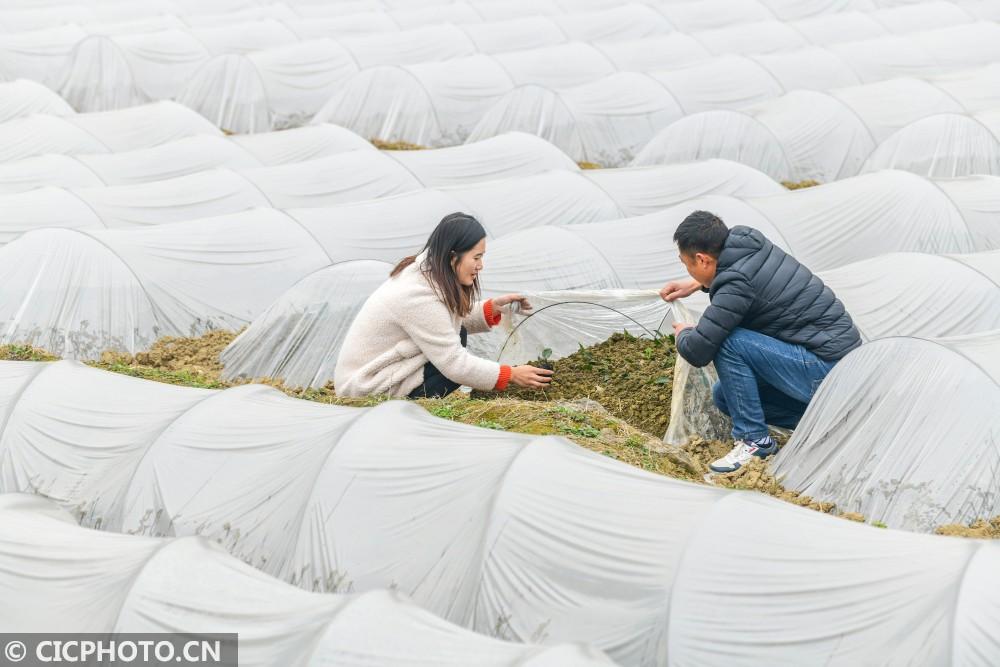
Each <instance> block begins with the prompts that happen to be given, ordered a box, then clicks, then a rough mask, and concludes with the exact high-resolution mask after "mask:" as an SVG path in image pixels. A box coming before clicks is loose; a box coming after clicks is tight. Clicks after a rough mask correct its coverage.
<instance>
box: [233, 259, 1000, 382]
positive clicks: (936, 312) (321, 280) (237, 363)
mask: <svg viewBox="0 0 1000 667" xmlns="http://www.w3.org/2000/svg"><path fill="white" fill-rule="evenodd" d="M503 244H504V242H503V240H501V241H499V242H498V243H497V245H499V246H500V252H503V250H504V245H503ZM494 250H495V248H494V247H493V245H491V246H490V251H491V252H490V255H492V254H493V251H494ZM591 254H592V257H590V258H587V257H585V256H583V257H578V258H577V259H578V261H580V262H581V263H582V264H584V265H585V266H587V267H588V268H590V270H591V272H592V273H591V277H592V279H593V280H594V284H595V285H598V284H599V283H598V281H601V280H603V281H604V282H605V283H606V284H608V285H615V284H618V280H617V278H618V276H617V274H616V272H614V271H613V270H611V267H610V266H609V265H607V264H606V263H605V264H603V265H602V264H601V262H600V260H599V259H598V258H599V253H598V252H596V251H594V252H592V253H591ZM955 257H958V258H959V259H971V260H973V261H978V262H979V264H981V265H983V266H984V268H985V270H988V271H992V274H993V276H1000V254H998V253H996V252H992V253H983V254H980V255H960V256H955ZM489 263H490V264H492V262H489ZM664 263H665V264H666V266H664V268H663V274H662V275H663V279H662V280H663V282H666V280H668V279H671V278H679V277H682V276H683V275H684V271H683V268H682V267H680V266H678V265H677V262H673V263H667V262H664ZM391 267H392V264H391V263H388V262H377V261H345V262H342V263H340V264H336V265H333V266H331V267H328V268H325V269H321V270H320V271H317V272H316V273H314V274H312V275H310V276H308V277H306V278H304V279H303V280H302V281H300V282H299V283H297V284H296V285H294V286H293V287H292V288H291V289H289V290H288V291H287V292H286V293H285V294H283V295H282V296H281V297H280V298H279V299H278V300H277V301H276V302H275V303H274V304H272V305H271V306H270V307H269V308H268V309H267V310H266V311H264V313H263V314H261V316H260V317H258V318H257V319H255V320H254V321H253V323H252V324H251V325H250V326H249V327H248V328H247V329H246V330H245V331H244V332H243V333H241V334H240V336H239V337H237V339H236V340H234V341H233V342H232V343H231V344H230V345H229V346H228V347H227V348H226V349H225V350H224V352H223V353H222V357H221V359H222V362H223V365H224V367H225V369H224V376H225V377H227V378H230V379H235V378H244V379H246V378H249V379H252V378H262V377H268V378H281V379H283V380H285V382H286V383H287V384H288V385H289V386H302V387H305V386H310V387H322V386H325V385H326V384H327V383H328V382H330V381H332V379H333V371H334V367H335V366H336V362H337V355H338V353H339V349H340V344H341V342H342V340H343V337H344V336H345V335H346V333H347V329H348V327H349V326H350V323H351V321H352V320H353V319H354V316H355V315H356V314H357V312H358V311H359V310H360V308H361V306H362V305H363V304H364V302H365V300H366V299H367V297H368V295H370V294H371V293H372V292H373V291H374V290H375V288H376V287H378V286H379V285H380V284H382V282H383V281H385V279H386V276H388V274H389V271H390V269H391ZM602 271H603V272H602ZM818 275H819V277H820V278H821V279H822V280H823V281H824V282H825V283H826V284H827V285H829V286H830V287H831V288H832V289H833V290H834V292H835V293H836V294H837V297H838V298H840V300H841V301H843V302H844V305H845V306H846V308H847V311H848V312H849V313H850V314H851V316H852V318H853V319H854V323H855V325H856V326H857V327H858V329H859V330H860V331H861V335H862V338H863V339H865V340H875V339H878V338H885V337H888V336H909V335H920V336H948V335H958V334H967V333H973V332H981V331H988V330H990V329H997V328H1000V281H998V280H997V279H996V278H990V277H989V276H988V275H984V273H982V272H981V271H980V270H979V269H976V268H973V266H971V265H967V264H964V263H963V262H962V261H955V259H954V258H953V257H948V256H943V255H925V254H918V253H893V254H889V255H881V256H878V257H874V258H872V259H868V260H863V261H861V262H856V263H853V264H848V265H846V266H843V267H840V268H838V269H831V270H827V271H820V272H819V273H818ZM487 276H489V274H487ZM487 276H484V278H485V277H487ZM489 277H490V279H491V281H492V276H489ZM556 284H558V283H556ZM873 285H877V286H878V288H877V289H873V288H872V286H873ZM518 287H519V286H518V285H517V284H515V283H514V281H513V280H511V284H499V285H497V286H496V287H495V288H493V289H491V290H490V291H491V292H492V293H501V292H502V291H503V290H504V289H505V288H511V289H517V288H518ZM536 287H537V286H536ZM542 287H543V288H544V287H545V286H544V285H543V286H542ZM521 290H522V292H523V286H521ZM942 291H943V292H946V293H948V294H953V295H955V296H954V298H953V299H950V300H947V301H943V300H942V299H941V298H940V293H941V292H942ZM528 294H529V296H530V300H531V302H532V304H533V305H534V306H535V309H536V311H537V313H536V314H534V315H531V316H530V317H528V318H522V317H521V316H520V315H518V314H512V315H508V316H507V318H506V320H504V321H503V327H501V328H499V329H497V330H494V331H493V332H491V333H490V334H489V335H486V336H482V335H481V336H476V337H474V338H473V339H471V340H470V343H469V344H470V348H471V349H473V350H474V351H475V352H476V353H477V354H479V355H481V356H484V357H487V358H490V359H496V360H499V361H504V362H507V363H512V364H519V363H524V362H526V361H529V360H532V359H537V358H538V357H539V355H540V354H541V352H542V350H545V349H549V350H552V358H559V357H561V356H563V355H565V354H569V353H572V352H575V351H576V350H577V349H578V346H579V345H584V346H588V345H593V344H596V343H599V342H601V341H603V340H606V339H607V338H608V337H609V336H611V334H613V333H615V332H618V331H622V330H627V331H629V332H630V333H632V334H633V335H647V336H648V335H652V333H653V332H656V331H660V332H661V333H670V327H669V324H670V322H672V321H674V320H677V321H687V320H685V319H684V317H685V314H684V313H681V314H678V315H677V316H676V317H675V316H673V315H672V314H671V313H670V312H669V310H668V308H667V306H666V305H665V304H664V303H663V302H662V301H661V300H660V298H659V295H658V294H657V293H656V292H655V291H624V290H616V289H605V290H601V291H593V292H586V291H579V290H577V291H543V292H529V293H528ZM698 296H701V295H698ZM689 302H693V304H692V303H689ZM705 302H706V300H705V299H704V298H701V299H698V298H695V299H689V300H688V301H686V302H685V303H686V304H687V305H694V308H695V311H699V310H701V309H703V307H704V305H706V304H705Z"/></svg>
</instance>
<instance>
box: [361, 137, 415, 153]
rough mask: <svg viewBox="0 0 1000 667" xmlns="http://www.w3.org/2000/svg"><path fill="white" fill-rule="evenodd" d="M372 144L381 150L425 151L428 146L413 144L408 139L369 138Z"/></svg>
mask: <svg viewBox="0 0 1000 667" xmlns="http://www.w3.org/2000/svg"><path fill="white" fill-rule="evenodd" d="M369 141H370V142H372V145H373V146H375V148H377V149H379V150H380V151H423V150H427V146H421V145H420V144H411V143H410V142H408V141H383V140H381V139H369Z"/></svg>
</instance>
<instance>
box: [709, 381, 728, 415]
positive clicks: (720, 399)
mask: <svg viewBox="0 0 1000 667" xmlns="http://www.w3.org/2000/svg"><path fill="white" fill-rule="evenodd" d="M712 402H713V403H715V407H717V408H718V409H719V412H721V413H722V414H724V415H728V414H729V406H728V405H726V396H725V393H724V392H723V391H722V383H721V382H716V383H715V384H713V385H712Z"/></svg>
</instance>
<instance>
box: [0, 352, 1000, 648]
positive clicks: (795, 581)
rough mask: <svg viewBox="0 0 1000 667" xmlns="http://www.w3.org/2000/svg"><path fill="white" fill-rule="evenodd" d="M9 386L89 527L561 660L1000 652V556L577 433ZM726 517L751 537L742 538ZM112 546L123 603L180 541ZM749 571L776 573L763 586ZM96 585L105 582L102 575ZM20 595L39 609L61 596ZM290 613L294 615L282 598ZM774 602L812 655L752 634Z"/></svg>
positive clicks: (41, 375)
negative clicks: (580, 656)
mask: <svg viewBox="0 0 1000 667" xmlns="http://www.w3.org/2000/svg"><path fill="white" fill-rule="evenodd" d="M862 349H864V348H862ZM0 369H2V371H0V376H2V381H0V395H2V396H3V397H4V403H3V404H2V405H3V408H5V413H7V414H9V417H8V418H7V420H6V422H5V425H4V429H3V434H2V440H0V442H2V447H3V457H2V461H3V467H2V469H0V473H2V474H0V480H2V481H0V484H2V486H3V488H4V490H7V491H19V490H23V489H28V488H30V489H31V490H33V491H35V492H36V493H43V494H45V495H48V496H49V497H51V498H52V499H53V500H55V501H56V502H58V503H59V504H61V505H63V506H64V507H67V508H71V509H72V510H74V511H75V512H76V515H77V516H80V517H81V518H82V520H83V522H84V523H85V524H86V525H89V526H92V525H96V524H97V523H98V522H100V526H101V527H102V528H105V529H112V530H117V531H122V532H126V531H137V532H139V533H142V534H145V535H161V534H167V533H169V534H170V535H176V536H187V535H194V534H199V535H202V536H204V537H206V538H208V539H210V540H216V541H218V542H219V543H221V545H222V547H224V548H226V549H228V550H229V551H231V552H232V553H233V554H234V555H236V556H237V557H239V558H241V559H243V560H244V561H246V562H249V563H252V564H254V565H256V566H258V567H259V568H260V569H262V570H264V572H265V573H267V574H271V575H274V576H277V577H278V578H280V579H284V580H286V581H290V582H293V583H295V584H297V585H299V586H301V587H304V588H307V589H314V590H318V591H325V592H328V593H338V592H342V591H345V590H351V591H354V592H365V591H369V590H373V589H379V588H384V587H387V586H390V585H391V586H393V587H394V588H395V589H397V590H399V591H400V592H402V593H404V594H407V595H410V596H411V597H412V598H413V600H414V601H415V602H416V603H417V604H419V605H420V606H422V607H423V608H425V609H427V610H428V611H430V612H432V613H437V614H439V615H440V616H442V617H443V618H444V619H446V620H448V621H451V622H454V623H458V624H461V625H464V626H466V627H468V628H470V629H473V630H477V631H480V632H484V633H489V634H492V635H495V636H499V637H501V638H506V639H512V640H521V641H526V640H530V639H531V638H532V637H535V638H536V639H543V640H544V641H545V642H546V643H549V644H551V643H555V642H563V641H571V640H578V639H581V638H585V639H586V641H588V642H591V643H593V645H595V646H596V647H598V648H600V649H603V650H605V651H606V652H607V653H608V655H609V656H610V657H611V658H612V659H614V660H616V661H618V662H620V663H621V664H623V665H685V664H699V665H710V666H715V665H719V666H721V665H727V666H728V665H733V664H738V665H756V664H761V663H762V662H764V663H769V664H792V663H794V664H799V663H801V662H805V663H810V664H811V663H822V664H829V665H835V666H839V665H845V666H846V665H855V664H858V662H862V661H873V660H874V661H877V662H891V661H895V660H900V661H903V662H906V663H908V664H914V665H927V666H930V665H939V664H974V665H975V664H990V663H992V662H995V661H996V660H997V658H998V657H1000V653H998V651H1000V646H998V645H997V643H996V640H995V637H996V635H997V631H996V629H995V628H993V627H992V626H989V627H987V626H986V625H985V624H986V623H990V622H992V621H993V619H996V618H997V610H996V596H995V595H992V594H985V592H983V593H981V594H978V593H976V592H973V591H981V590H982V589H983V587H985V586H993V585H994V583H995V581H996V577H995V576H994V575H993V572H995V571H996V570H997V567H998V565H1000V550H998V549H997V546H996V545H994V544H991V543H989V542H985V541H975V540H956V539H950V538H943V537H938V536H930V535H918V534H911V533H905V532H900V531H895V530H879V529H875V528H872V527H870V526H865V525H862V524H858V523H854V522H849V521H845V520H842V519H838V518H836V517H832V516H827V515H823V514H820V513H817V512H812V511H810V510H807V509H803V508H800V507H795V506H793V505H791V504H788V503H783V502H782V501H779V500H776V499H774V498H769V497H766V496H762V495H757V494H753V493H750V492H739V491H727V490H724V489H719V488H714V487H710V486H705V485H698V484H692V483H686V482H681V481H677V480H674V479H670V478H666V477H662V476H658V475H655V474H652V473H649V472H646V471H643V470H639V469H637V468H634V467H631V466H629V465H627V464H624V463H621V462H618V461H615V460H612V459H609V458H608V457H605V456H601V455H599V454H596V453H594V452H589V451H586V450H584V449H582V448H580V447H578V446H575V445H572V444H571V443H569V442H567V441H565V440H563V439H561V438H533V437H531V436H525V435H518V434H513V433H505V432H499V431H490V430H487V429H477V428H476V427H473V426H466V425H462V424H457V423H453V422H449V421H447V420H442V419H439V418H436V417H433V416H432V415H430V414H428V413H427V412H425V411H424V410H423V409H422V408H420V407H418V406H415V405H412V404H410V403H406V402H402V401H394V402H389V403H384V404H382V405H379V406H377V407H374V408H367V409H357V408H355V409H351V408H340V407H336V406H329V405H322V404H316V403H309V402H304V401H299V400H296V399H292V398H289V397H287V396H284V395H282V394H280V393H279V392H277V391H275V390H273V389H270V388H267V387H262V386H249V387H240V388H237V389H230V390H226V391H223V392H206V391H201V390H192V389H183V388H178V387H170V386H167V385H162V384H154V383H143V382H142V381H140V380H137V379H134V378H129V377H125V376H121V375H114V374H109V373H104V372H102V371H98V370H94V369H89V368H86V367H83V366H80V365H77V364H74V363H72V362H58V363H55V364H49V365H46V366H38V365H36V366H31V365H29V364H25V363H11V362H5V363H4V364H2V365H0ZM32 376H33V377H32ZM138 385H145V386H143V387H141V388H138V389H137V387H138ZM160 395H162V396H163V397H164V402H163V403H161V402H159V400H158V398H159V396H160ZM183 401H186V402H188V404H189V407H187V408H184V407H181V403H182V402H183ZM161 405H170V406H171V407H170V408H169V409H162V408H161V407H160V406H161ZM289 423H293V424H295V428H294V429H292V431H289V429H288V424H289ZM168 425H169V428H166V427H167V426H168ZM123 445H124V446H123ZM401 479H406V480H409V483H407V484H403V485H401V484H400V480H401ZM22 502H27V501H22ZM43 512H47V513H49V514H51V511H50V510H43ZM733 516H738V517H740V518H741V520H740V521H736V522H733V521H731V518H732V517H733ZM39 520H40V519H39V518H38V515H37V514H35V515H32V516H31V517H30V519H27V520H25V521H24V522H18V525H21V526H24V525H25V524H28V526H30V527H25V528H23V531H24V533H25V537H24V538H23V539H24V540H25V541H27V540H29V539H30V540H31V541H30V542H28V543H29V544H33V543H35V541H36V540H39V539H45V538H44V536H45V535H49V536H54V535H55V534H56V531H55V530H53V531H51V532H50V531H38V530H37V529H34V526H36V525H37V523H36V522H38V521H39ZM720 522H721V523H727V525H729V529H728V530H727V531H719V530H718V526H719V524H720ZM11 523H13V521H11ZM5 525H10V524H8V523H7V522H5ZM66 525H67V526H69V524H66ZM72 530H73V531H79V530H80V529H78V528H75V527H73V528H72ZM60 532H61V531H60ZM29 536H30V537H29ZM107 539H108V540H113V541H114V543H113V546H112V547H107V549H108V551H110V552H113V553H112V555H111V557H112V558H114V559H115V560H116V562H117V564H116V565H115V566H110V565H103V566H102V567H101V568H100V571H101V573H102V576H101V577H99V578H97V579H96V581H98V582H100V583H101V584H102V590H105V591H108V594H110V592H113V591H115V590H117V589H116V587H115V586H114V583H113V582H114V581H116V578H117V577H119V576H122V575H123V574H128V573H130V572H131V571H130V570H129V569H128V565H127V564H128V562H129V561H130V560H131V562H132V563H133V564H132V566H131V567H137V564H136V561H140V562H142V561H146V559H145V558H143V557H141V555H145V554H149V551H150V550H152V549H153V548H155V547H153V546H148V545H155V544H158V543H156V542H154V541H148V540H149V538H145V539H144V538H139V537H136V536H117V535H115V536H108V537H107ZM57 544H58V543H57ZM128 544H135V545H137V546H136V547H135V548H136V549H138V550H139V554H140V557H138V558H137V557H136V556H135V555H134V554H135V552H134V551H131V550H130V549H129V548H128V546H127V545H128ZM170 544H171V546H170V547H166V549H169V550H170V551H169V552H168V551H164V552H163V557H162V558H156V560H152V559H150V560H149V561H148V563H149V564H147V565H146V567H147V568H149V571H150V582H151V583H150V584H149V585H150V586H151V587H152V588H151V589H146V588H145V584H144V577H143V575H141V574H140V575H139V577H138V579H137V583H136V585H137V586H138V587H139V588H138V590H139V591H143V590H151V592H150V594H149V595H148V596H142V598H143V600H145V601H147V604H149V605H150V607H148V608H146V609H143V610H142V611H146V610H148V612H147V614H143V615H148V616H149V617H150V618H151V619H155V618H158V616H157V615H156V613H155V610H157V609H159V608H160V607H157V606H156V605H155V604H154V601H155V599H156V598H157V597H158V595H157V594H154V593H157V592H160V593H159V594H166V593H167V592H168V591H170V590H174V591H176V590H177V589H176V588H172V587H176V586H177V585H183V584H178V583H177V582H176V581H174V580H173V578H172V577H169V576H166V574H164V573H163V572H162V570H160V569H159V568H160V567H164V568H168V569H169V568H171V567H180V566H181V565H182V564H183V563H185V562H186V560H187V559H186V558H185V557H184V555H185V554H184V553H183V551H184V550H183V549H181V548H179V547H180V545H183V544H184V542H183V541H178V542H175V543H170ZM22 548H23V547H22ZM56 548H60V549H61V553H66V552H67V550H66V549H65V548H64V547H62V546H61V545H60V546H58V547H56ZM202 550H204V549H202ZM94 551H98V549H97V548H96V547H95V548H92V549H83V548H79V549H70V550H69V552H70V553H74V554H77V555H78V556H79V555H81V553H93V552H94ZM101 551H103V549H102V550H101ZM21 553H23V551H22V552H21ZM171 553H176V557H175V558H169V557H168V556H169V555H170V554H171ZM123 554H129V555H132V559H129V558H127V557H126V556H123ZM401 554H405V557H401ZM623 554H628V558H626V559H623V556H622V555H623ZM776 554H777V555H776ZM39 555H40V554H39ZM35 556H36V552H32V553H30V554H28V556H27V558H29V559H30V561H29V562H30V563H31V565H32V566H33V567H38V562H40V561H43V560H44V559H41V558H39V557H35ZM8 558H9V557H8ZM776 558H778V559H780V566H776V564H775V563H776V561H775V559H776ZM123 560H124V561H125V563H122V561H123ZM983 560H985V561H986V565H987V566H986V567H983V566H981V562H982V561H983ZM19 562H20V561H19ZM44 562H50V563H51V562H63V559H59V560H58V561H47V560H46V561H44ZM161 563H162V565H161ZM201 565H202V567H205V570H203V571H202V572H201V573H200V574H199V575H197V577H196V579H195V580H194V582H193V583H192V587H191V588H190V589H189V588H186V587H185V588H182V589H181V590H180V592H182V593H183V594H184V597H183V598H180V599H185V600H187V601H188V602H189V603H190V601H191V595H193V591H194V590H195V588H196V585H197V584H198V583H200V582H202V581H203V579H202V577H203V578H204V580H205V581H206V583H205V585H206V586H210V588H209V589H208V590H209V591H211V592H212V593H213V599H215V600H216V604H225V603H226V601H229V600H230V598H228V597H225V596H219V595H214V593H215V591H216V590H217V588H215V587H214V586H219V587H222V586H223V584H224V583H225V582H227V581H231V580H229V579H227V578H226V577H224V576H222V573H219V572H217V571H216V570H214V569H212V568H211V567H209V566H206V565H204V564H203V563H202V564H201ZM230 567H232V568H233V569H234V570H235V571H236V572H240V571H242V572H247V573H249V569H248V568H243V566H237V565H236V564H232V565H231V566H230ZM24 568H25V565H21V566H20V567H17V568H14V567H9V568H4V570H5V571H7V572H8V576H10V570H15V569H16V571H18V572H23V571H24ZM748 568H751V569H753V570H754V571H755V572H757V575H756V576H755V577H747V576H746V572H747V569H748ZM123 570H124V571H123ZM83 576H84V577H87V578H88V579H89V580H90V581H91V582H94V581H95V580H94V578H93V569H92V568H85V574H84V575H83ZM248 576H249V575H248ZM263 576H264V575H260V577H259V578H260V580H263ZM176 578H177V579H178V580H179V579H181V577H176ZM58 580H59V581H60V582H63V581H65V579H62V578H59V579H58ZM14 581H17V582H18V583H19V586H18V588H19V589H20V590H23V587H24V586H26V585H30V586H32V587H38V586H39V585H41V584H39V583H38V581H37V580H36V579H35V578H32V580H31V583H30V584H27V583H26V582H23V580H22V579H20V578H18V579H14ZM48 581H52V579H49V580H48ZM158 582H159V583H158ZM208 582H211V584H212V585H210V584H209V583H208ZM542 582H544V583H542ZM817 582H823V585H821V586H817ZM94 585H97V584H96V583H95V584H94ZM274 586H277V585H276V584H274ZM65 588H70V587H68V586H66V587H65ZM226 588H230V586H226ZM232 588H233V589H234V590H240V591H241V592H243V593H244V594H245V595H249V592H250V591H253V590H254V589H253V588H252V587H251V586H250V585H249V584H244V585H243V586H238V587H236V586H232ZM60 590H61V589H60ZM70 590H72V591H74V592H76V595H74V596H73V597H72V598H70V599H71V600H73V601H74V602H75V601H77V600H79V602H77V603H76V604H80V605H82V611H80V612H77V611H76V610H74V611H73V612H72V613H73V614H74V617H79V616H83V617H84V618H86V619H88V620H92V621H95V622H96V621H97V620H99V619H102V618H106V616H102V615H100V614H99V613H96V612H95V613H93V614H87V613H86V611H87V610H89V609H91V608H93V605H94V602H93V601H94V599H95V596H94V593H93V592H91V591H89V590H88V591H86V592H85V593H84V592H83V591H81V590H80V589H76V588H72V589H70ZM989 590H990V591H992V590H993V589H992V588H990V589H989ZM959 591H962V594H959ZM173 594H174V595H176V594H177V593H176V592H175V593H173ZM301 595H306V594H304V593H302V594H300V596H301ZM831 596H833V597H831ZM26 597H29V598H31V596H26ZM266 597H267V603H268V604H275V601H276V600H282V599H283V596H280V595H279V594H278V589H274V591H273V592H269V594H268V595H267V596H266ZM31 599H33V600H35V601H36V602H37V601H39V599H40V598H39V597H38V596H37V595H36V596H35V597H34V598H31ZM172 599H173V598H172ZM322 599H325V600H328V601H335V600H337V599H338V598H335V597H326V598H322ZM317 600H320V598H317ZM66 603H67V600H66V599H65V598H63V604H66ZM260 604H264V602H261V603H260ZM967 604H968V605H969V606H968V607H967V606H966V605H967ZM49 606H50V605H46V606H45V607H43V608H42V609H44V613H47V614H51V613H52V612H51V611H50V610H49ZM112 606H113V607H115V608H117V607H116V606H114V605H112ZM185 606H186V607H188V608H190V607H192V606H194V605H191V604H187V605H185ZM105 607H108V605H105ZM248 607H249V608H257V607H258V605H256V604H253V605H247V604H243V605H241V606H240V610H241V612H242V613H241V616H243V617H246V608H248ZM765 607H766V608H767V609H768V613H769V614H770V616H771V617H772V618H773V619H775V623H777V624H779V625H780V627H781V628H783V631H784V632H786V633H789V634H790V636H791V637H793V639H794V641H773V637H774V632H773V630H769V631H767V632H766V633H765V634H763V635H762V634H761V632H762V631H760V630H759V629H758V628H756V627H753V626H751V627H747V625H746V624H745V623H742V622H741V621H743V620H745V619H746V618H750V617H752V616H753V615H754V614H755V613H758V614H759V613H760V609H762V608H765ZM32 608H35V609H38V608H39V607H32ZM138 611H139V610H137V612H138ZM20 613H21V614H22V617H23V618H26V616H23V614H24V613H25V612H24V611H23V610H22V611H21V612H20ZM40 613H43V612H40ZM186 613H188V614H190V613H192V612H191V611H187V612H186ZM138 616H139V613H136V614H135V616H133V615H132V614H128V615H127V616H126V617H127V618H128V619H132V618H138ZM348 616H350V615H348ZM49 618H50V617H49ZM859 618H863V619H864V622H859V621H858V619H859ZM383 620H384V617H383ZM720 623H724V624H725V626H726V627H728V628H732V630H731V632H730V633H729V635H728V637H729V642H730V644H731V645H733V646H737V647H739V650H738V653H734V654H730V653H729V652H725V651H723V652H720V651H719V644H718V641H717V637H718V628H719V625H720ZM301 624H302V623H301V621H298V622H296V623H294V624H293V626H294V627H301ZM143 627H145V626H143ZM953 628H955V630H954V631H953ZM359 634H361V633H360V632H359ZM379 637H381V635H379ZM763 639H767V641H763ZM964 642H969V643H968V644H966V643H964ZM956 656H958V657H964V656H976V657H977V658H978V662H977V661H975V660H974V661H972V662H969V663H956V662H955V660H956ZM563 664H567V663H563ZM568 664H577V663H574V662H573V661H572V660H570V662H569V663H568Z"/></svg>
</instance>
